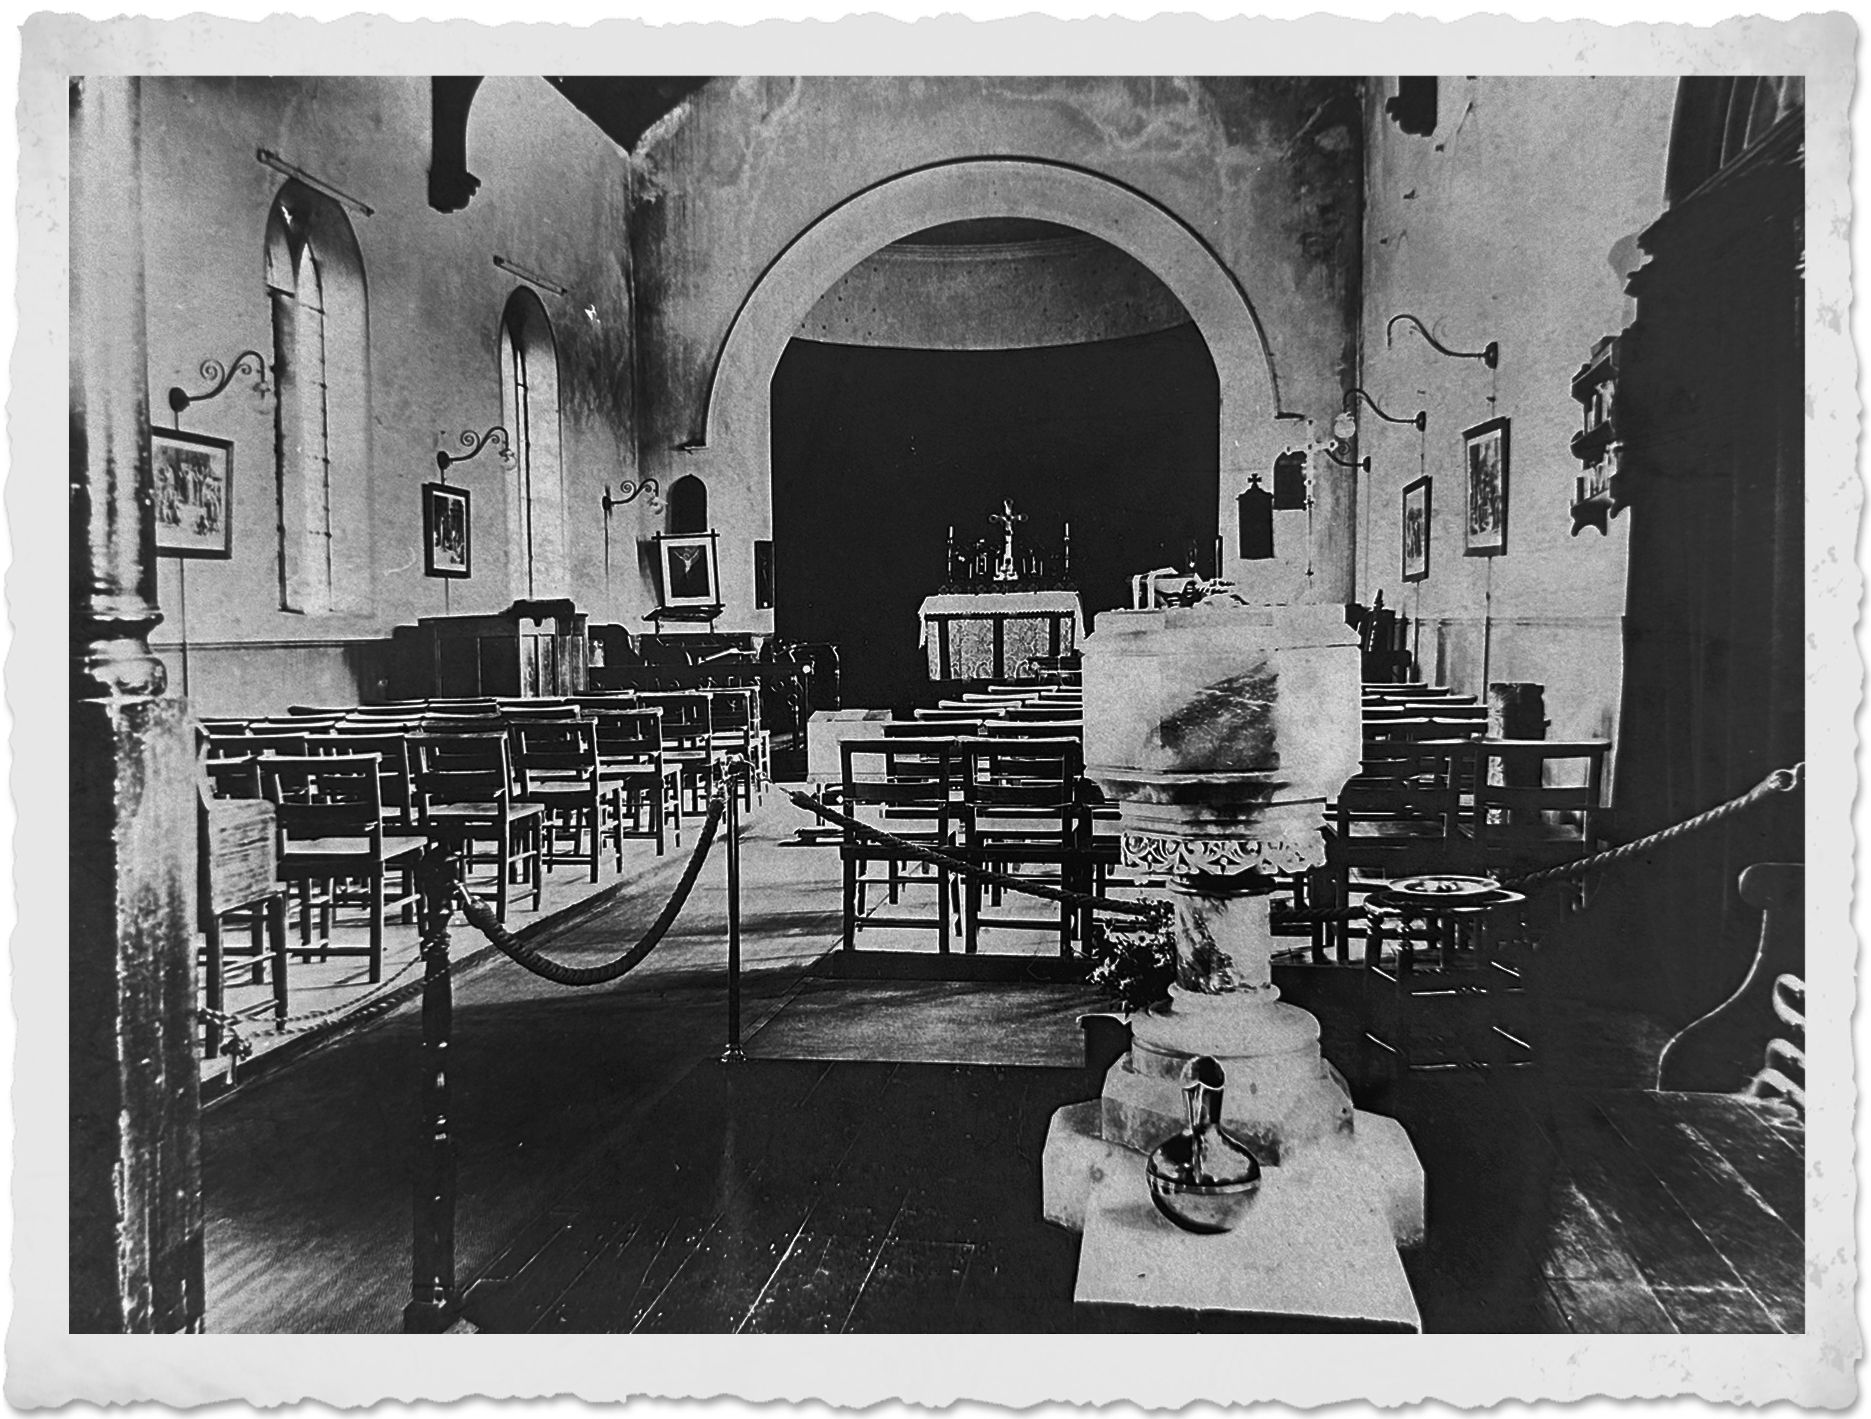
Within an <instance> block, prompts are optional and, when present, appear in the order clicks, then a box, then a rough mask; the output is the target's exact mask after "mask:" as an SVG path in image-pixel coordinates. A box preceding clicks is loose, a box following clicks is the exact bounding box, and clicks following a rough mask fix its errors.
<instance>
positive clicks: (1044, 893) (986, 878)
mask: <svg viewBox="0 0 1871 1419" xmlns="http://www.w3.org/2000/svg"><path fill="white" fill-rule="evenodd" d="M781 792H783V793H784V794H785V795H786V796H787V797H788V798H790V799H792V801H793V802H794V803H795V804H797V805H798V806H799V807H801V808H803V809H805V810H806V811H807V812H808V813H815V814H817V815H818V816H819V817H821V818H823V819H825V820H826V821H827V822H830V823H837V824H838V825H839V826H841V827H844V828H849V829H850V830H851V831H852V832H854V833H856V834H858V836H860V837H864V838H869V839H870V840H871V841H872V842H880V843H884V844H886V845H887V846H889V847H891V848H894V849H896V850H897V851H899V852H901V853H902V854H903V856H905V857H914V858H918V859H920V860H921V861H923V862H930V863H934V864H935V865H936V866H938V867H946V868H948V869H949V870H950V871H951V872H959V873H961V874H962V875H963V876H965V877H973V878H975V879H976V880H978V881H981V882H988V883H992V884H993V885H995V886H998V887H1001V888H1004V889H1006V890H1007V891H1010V892H1024V893H1026V895H1028V896H1029V897H1042V898H1044V899H1045V900H1046V901H1049V902H1063V903H1064V904H1065V905H1067V906H1073V907H1081V908H1083V907H1090V908H1091V909H1092V910H1093V911H1102V912H1111V913H1113V914H1115V915H1118V916H1135V917H1144V918H1149V919H1152V920H1154V919H1156V918H1158V917H1160V916H1161V915H1162V913H1163V907H1162V904H1161V903H1158V902H1126V901H1120V900H1118V899H1117V898H1115V897H1100V896H1097V895H1096V894H1094V893H1091V892H1073V891H1069V890H1067V889H1065V888H1063V887H1049V886H1047V885H1046V884H1045V883H1043V882H1033V881H1029V880H1028V879H1027V878H1024V877H1014V876H1010V875H1009V874H1007V873H1005V872H996V871H994V870H993V869H992V868H990V867H983V866H981V864H980V863H978V862H969V861H968V860H967V859H966V858H960V857H955V856H953V855H951V854H949V853H946V852H938V851H937V850H936V849H935V848H932V847H929V846H927V845H926V844H924V843H919V842H912V841H910V839H908V838H903V837H898V836H897V835H896V834H895V833H886V832H885V831H884V830H883V829H882V828H878V827H874V826H872V825H871V824H869V823H866V822H864V821H863V820H862V819H858V818H853V817H851V816H850V815H849V814H846V813H840V812H839V811H838V810H837V809H836V808H828V807H826V806H825V804H823V803H821V802H820V801H819V800H818V799H816V798H814V797H813V796H812V795H811V794H809V793H800V792H798V791H797V790H794V789H790V788H782V789H781Z"/></svg>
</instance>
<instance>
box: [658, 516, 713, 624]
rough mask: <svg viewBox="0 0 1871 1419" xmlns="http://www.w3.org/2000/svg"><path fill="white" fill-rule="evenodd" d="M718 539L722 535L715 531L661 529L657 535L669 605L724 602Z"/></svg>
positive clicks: (701, 604) (664, 592) (666, 597)
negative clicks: (722, 598)
mask: <svg viewBox="0 0 1871 1419" xmlns="http://www.w3.org/2000/svg"><path fill="white" fill-rule="evenodd" d="M718 542H719V534H718V533H714V532H679V533H667V532H659V533H658V534H657V535H656V548H657V558H658V560H659V561H660V562H661V564H662V571H663V587H662V591H663V605H664V606H665V607H701V606H719V605H720V604H721V575H720V567H719V565H718V561H717V557H718V551H719V549H718V546H717V544H718Z"/></svg>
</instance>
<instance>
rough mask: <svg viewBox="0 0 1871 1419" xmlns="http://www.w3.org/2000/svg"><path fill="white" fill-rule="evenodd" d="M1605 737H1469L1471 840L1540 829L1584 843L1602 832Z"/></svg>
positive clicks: (1502, 838) (1494, 840) (1508, 840)
mask: <svg viewBox="0 0 1871 1419" xmlns="http://www.w3.org/2000/svg"><path fill="white" fill-rule="evenodd" d="M1610 752H1611V741H1610V740H1608V739H1481V740H1477V741H1476V743H1475V756H1476V757H1475V782H1474V810H1473V816H1472V817H1471V818H1470V826H1471V830H1472V832H1473V835H1474V840H1475V842H1476V844H1477V845H1478V846H1480V847H1482V848H1483V849H1484V856H1485V849H1486V848H1487V847H1489V846H1492V845H1497V844H1498V845H1503V846H1505V845H1511V844H1512V842H1513V841H1514V840H1515V839H1516V838H1524V837H1526V836H1528V830H1529V829H1540V830H1543V831H1544V833H1545V834H1546V835H1548V836H1549V838H1563V839H1570V840H1572V841H1576V842H1578V843H1580V844H1583V845H1586V846H1589V845H1590V844H1592V843H1595V842H1597V841H1598V840H1599V838H1600V837H1601V836H1602V829H1603V824H1602V817H1603V814H1604V811H1605V803H1604V779H1605V757H1606V755H1607V754H1609V753H1610Z"/></svg>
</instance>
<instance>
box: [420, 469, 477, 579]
mask: <svg viewBox="0 0 1871 1419" xmlns="http://www.w3.org/2000/svg"><path fill="white" fill-rule="evenodd" d="M422 570H423V574H424V575H425V576H473V575H474V530H473V524H472V521H471V519H470V517H469V504H468V490H467V489H466V488H454V487H450V486H449V485H448V484H447V483H424V484H423V485H422Z"/></svg>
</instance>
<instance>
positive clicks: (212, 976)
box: [195, 759, 286, 1059]
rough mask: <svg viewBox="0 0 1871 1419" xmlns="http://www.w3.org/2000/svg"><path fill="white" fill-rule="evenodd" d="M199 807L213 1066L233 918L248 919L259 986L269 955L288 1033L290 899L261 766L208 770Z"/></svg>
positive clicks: (232, 764)
mask: <svg viewBox="0 0 1871 1419" xmlns="http://www.w3.org/2000/svg"><path fill="white" fill-rule="evenodd" d="M197 800H198V801H197V807H196V815H195V874H196V881H195V887H196V910H197V912H198V921H197V925H198V926H199V928H200V930H201V933H202V966H203V972H204V990H203V1003H204V1004H206V1006H207V1007H208V1010H209V1011H210V1012H212V1013H211V1014H207V1015H205V1016H204V1019H203V1023H202V1053H203V1054H204V1055H205V1056H206V1057H207V1058H209V1059H213V1058H215V1057H216V1056H218V1055H219V1054H220V1053H221V1037H222V1025H221V1022H220V1020H219V1019H217V1018H216V1016H218V1015H219V1014H221V1013H222V1012H224V1011H225V1010H226V1008H227V971H228V963H227V957H226V951H225V945H224V938H223V936H222V929H223V927H224V926H225V925H226V923H227V919H228V918H229V917H233V916H242V917H245V918H246V920H247V923H248V926H249V928H250V930H251V933H252V943H251V946H250V948H249V954H250V957H251V968H252V971H253V978H254V981H255V983H258V982H259V980H260V979H261V964H260V963H261V960H262V950H263V949H264V952H265V960H266V962H267V965H268V967H269V969H270V971H271V976H272V986H273V1020H274V1023H275V1025H276V1026H278V1027H279V1028H281V1029H283V1028H285V1023H286V894H285V891H284V889H283V888H282V887H281V885H280V880H279V847H278V842H277V839H276V836H275V835H276V832H277V822H278V818H277V815H276V814H275V812H274V810H273V806H272V804H270V803H268V802H266V800H265V799H264V798H262V797H261V794H260V772H259V766H258V761H257V760H254V759H221V760H218V761H216V762H215V765H214V767H213V769H210V768H209V766H208V764H207V763H205V762H204V763H202V764H201V766H200V772H199V774H198V776H197ZM262 936H264V947H263V943H262Z"/></svg>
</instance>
